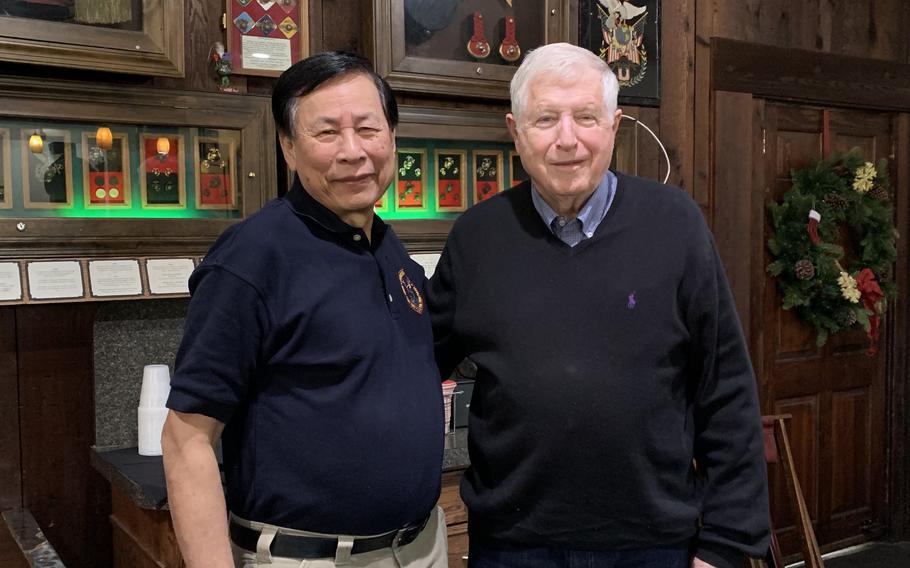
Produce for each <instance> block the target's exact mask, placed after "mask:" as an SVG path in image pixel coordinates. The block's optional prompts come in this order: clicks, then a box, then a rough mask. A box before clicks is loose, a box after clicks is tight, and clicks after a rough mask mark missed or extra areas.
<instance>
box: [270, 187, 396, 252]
mask: <svg viewBox="0 0 910 568" xmlns="http://www.w3.org/2000/svg"><path fill="white" fill-rule="evenodd" d="M284 198H285V199H286V200H287V201H288V202H289V203H290V204H291V207H293V208H294V211H296V212H297V213H298V214H300V215H302V216H303V217H305V218H307V219H309V220H310V221H313V222H315V223H316V224H317V225H319V226H320V227H322V228H323V229H325V230H326V231H328V232H329V233H331V234H332V235H333V236H335V238H336V239H338V240H339V241H343V242H345V243H351V244H354V245H358V244H359V245H360V246H361V247H362V248H366V249H367V250H369V249H370V248H372V249H373V250H375V249H376V248H378V247H379V243H380V242H381V241H382V237H383V235H385V232H386V230H387V228H388V225H386V224H385V222H384V221H383V220H382V219H380V218H379V215H376V214H375V213H374V214H373V228H372V230H371V232H370V240H369V241H367V239H366V235H365V234H364V232H363V230H362V229H359V228H357V227H352V226H350V225H348V224H347V223H345V222H344V221H342V220H341V218H340V217H339V216H338V215H336V214H335V213H334V212H333V211H332V210H330V209H329V208H328V207H326V206H325V205H323V204H322V203H320V202H319V201H317V200H316V198H315V197H313V196H312V195H310V192H308V191H307V190H306V189H304V187H303V185H302V184H301V183H300V178H298V177H297V176H294V184H293V185H292V186H291V189H290V190H289V191H288V192H287V194H286V195H285V196H284ZM356 235H360V237H361V238H360V239H357V237H356Z"/></svg>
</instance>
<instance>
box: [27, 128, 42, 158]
mask: <svg viewBox="0 0 910 568" xmlns="http://www.w3.org/2000/svg"><path fill="white" fill-rule="evenodd" d="M28 149H29V150H31V151H32V152H33V153H35V154H40V153H41V152H43V151H44V139H43V138H41V135H40V134H38V133H37V132H35V133H34V134H32V135H31V136H29V138H28Z"/></svg>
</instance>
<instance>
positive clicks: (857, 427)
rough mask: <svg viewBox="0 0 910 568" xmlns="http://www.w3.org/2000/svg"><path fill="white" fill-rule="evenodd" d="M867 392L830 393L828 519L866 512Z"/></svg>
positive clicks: (868, 473) (869, 428)
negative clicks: (831, 433) (830, 461)
mask: <svg viewBox="0 0 910 568" xmlns="http://www.w3.org/2000/svg"><path fill="white" fill-rule="evenodd" d="M871 410H872V409H871V408H870V400H869V390H868V389H865V388H861V389H855V390H849V391H842V392H836V393H833V394H832V396H831V425H832V427H833V430H834V432H836V435H835V436H833V439H832V440H831V452H832V456H831V457H832V460H833V462H834V464H835V466H836V467H834V468H833V469H832V472H833V473H832V476H831V505H830V507H831V515H832V517H835V516H839V515H843V514H849V513H855V512H856V511H857V510H859V509H867V508H868V505H869V502H870V500H871V498H872V495H871V494H870V491H869V484H868V483H866V482H865V480H866V479H868V478H869V477H870V476H871V475H872V471H871V467H872V463H871V460H870V446H871V443H872V436H871V432H872V420H871V415H870V413H871Z"/></svg>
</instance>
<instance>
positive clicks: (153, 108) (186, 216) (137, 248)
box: [0, 79, 276, 259]
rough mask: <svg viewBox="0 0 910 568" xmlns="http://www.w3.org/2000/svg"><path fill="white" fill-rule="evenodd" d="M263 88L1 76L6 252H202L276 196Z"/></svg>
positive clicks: (2, 247)
mask: <svg viewBox="0 0 910 568" xmlns="http://www.w3.org/2000/svg"><path fill="white" fill-rule="evenodd" d="M274 139H275V131H274V127H273V124H272V119H271V116H270V112H269V100H268V98H266V97H258V96H244V97H236V96H231V95H220V94H196V93H187V92H179V91H163V90H161V91H156V90H153V89H148V88H139V87H123V86H117V87H111V86H98V85H90V84H86V83H76V82H71V83H60V84H55V85H54V86H48V85H47V84H45V83H38V82H35V81H32V80H25V79H2V80H0V258H19V259H22V258H36V257H47V256H58V257H59V256H98V255H118V254H119V255H123V254H127V255H130V256H141V255H155V254H189V255H199V254H203V253H204V252H205V251H206V250H207V248H208V247H209V246H210V245H211V243H212V242H213V241H214V239H215V238H216V237H217V235H219V234H220V233H221V232H222V231H223V230H224V229H225V228H226V227H228V226H229V225H230V224H232V223H235V222H237V221H238V220H239V219H242V218H243V217H245V216H247V215H249V214H250V213H252V212H254V211H256V210H258V209H259V208H260V207H261V206H262V204H263V203H264V202H265V201H266V200H267V199H269V198H271V197H273V196H275V195H276V189H275V184H276V173H275V170H276V168H275V144H274Z"/></svg>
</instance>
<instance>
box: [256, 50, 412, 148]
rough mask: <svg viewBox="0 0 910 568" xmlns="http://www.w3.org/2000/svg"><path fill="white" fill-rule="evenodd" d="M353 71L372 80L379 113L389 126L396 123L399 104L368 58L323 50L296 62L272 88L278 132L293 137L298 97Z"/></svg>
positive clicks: (273, 107)
mask: <svg viewBox="0 0 910 568" xmlns="http://www.w3.org/2000/svg"><path fill="white" fill-rule="evenodd" d="M351 73H356V74H359V75H365V76H366V77H369V78H370V79H372V80H373V83H374V84H375V85H376V90H377V91H378V92H379V100H380V101H381V102H382V112H383V113H384V114H385V119H386V121H387V122H388V123H389V127H390V128H391V129H393V130H394V129H395V127H396V126H398V103H396V102H395V96H394V95H393V94H392V88H391V87H389V84H388V83H386V81H385V80H384V79H383V78H382V77H380V76H379V75H377V74H376V72H375V71H373V66H372V65H371V64H370V62H369V60H367V59H365V58H364V57H361V56H360V55H356V54H354V53H347V52H344V51H326V52H323V53H317V54H316V55H312V56H310V57H307V58H306V59H303V60H301V61H298V62H297V63H295V64H294V65H292V66H291V67H289V68H288V69H287V70H286V71H285V72H284V73H282V74H281V77H279V78H278V82H276V83H275V88H274V89H273V90H272V116H273V117H274V118H275V126H276V128H277V129H278V133H279V134H281V135H283V136H286V137H288V138H293V137H294V110H295V107H296V105H297V99H298V97H304V96H306V95H308V94H310V93H312V92H313V91H315V90H316V89H317V88H318V87H319V85H321V84H323V83H325V82H326V81H328V80H330V79H333V78H335V77H340V76H342V75H348V74H351Z"/></svg>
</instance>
